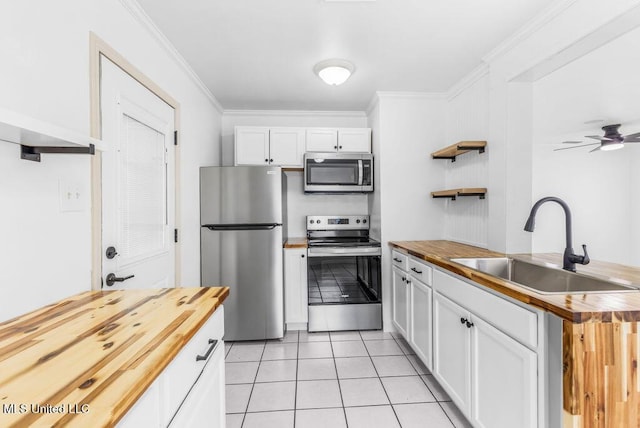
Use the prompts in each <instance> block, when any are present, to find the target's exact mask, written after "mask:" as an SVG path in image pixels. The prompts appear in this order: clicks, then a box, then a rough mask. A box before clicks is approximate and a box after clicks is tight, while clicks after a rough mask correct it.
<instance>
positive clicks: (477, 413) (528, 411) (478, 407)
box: [471, 318, 538, 428]
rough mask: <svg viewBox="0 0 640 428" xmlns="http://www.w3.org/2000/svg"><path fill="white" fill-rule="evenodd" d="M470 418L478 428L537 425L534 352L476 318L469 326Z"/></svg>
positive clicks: (535, 360)
mask: <svg viewBox="0 0 640 428" xmlns="http://www.w3.org/2000/svg"><path fill="white" fill-rule="evenodd" d="M471 355H472V359H471V361H472V364H473V366H472V368H471V373H472V381H471V388H472V392H471V395H472V397H473V404H472V406H471V409H472V419H473V421H474V422H475V423H476V425H477V426H478V427H483V428H494V427H495V428H500V427H522V428H534V427H537V426H538V393H537V392H538V387H537V383H538V377H537V375H538V367H537V363H538V361H537V355H536V353H535V352H533V351H531V350H530V349H528V348H527V347H525V346H523V345H521V344H520V343H518V342H516V341H515V340H513V339H512V338H510V337H509V336H507V335H506V334H504V333H502V332H501V331H499V330H498V329H496V328H494V327H492V326H491V325H489V324H488V323H486V322H484V321H483V320H481V319H479V318H474V319H473V327H472V328H471Z"/></svg>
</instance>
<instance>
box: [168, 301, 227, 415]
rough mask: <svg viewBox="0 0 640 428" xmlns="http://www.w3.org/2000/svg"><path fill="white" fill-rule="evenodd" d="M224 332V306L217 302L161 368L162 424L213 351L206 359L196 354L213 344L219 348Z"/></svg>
mask: <svg viewBox="0 0 640 428" xmlns="http://www.w3.org/2000/svg"><path fill="white" fill-rule="evenodd" d="M223 335H224V306H220V307H218V309H216V311H215V312H214V313H213V315H211V317H209V319H208V320H207V322H206V323H205V324H204V325H203V326H202V327H200V330H198V331H197V332H196V334H195V335H194V336H193V337H192V338H191V339H190V340H189V342H188V343H187V344H186V345H185V346H184V348H182V350H181V351H180V352H179V353H178V355H176V356H175V357H174V359H173V361H171V363H170V364H169V365H168V366H167V367H166V368H165V369H164V371H163V372H162V377H161V391H162V410H163V412H164V418H163V420H164V421H165V424H166V421H168V420H170V419H171V418H172V417H173V415H174V414H175V413H176V410H178V408H179V407H180V403H182V401H183V400H184V398H185V397H186V396H187V394H188V393H189V390H190V389H191V388H192V387H193V385H194V384H195V383H196V380H197V379H198V378H199V377H200V376H201V375H202V371H203V370H204V369H205V367H206V365H207V364H208V361H209V360H211V355H212V354H210V355H209V359H208V360H206V361H204V360H201V359H200V360H198V359H197V356H199V355H207V351H209V350H210V349H212V346H217V347H218V348H219V347H220V345H221V344H222V336H223ZM213 340H218V343H217V345H214V343H212V342H211V341H213Z"/></svg>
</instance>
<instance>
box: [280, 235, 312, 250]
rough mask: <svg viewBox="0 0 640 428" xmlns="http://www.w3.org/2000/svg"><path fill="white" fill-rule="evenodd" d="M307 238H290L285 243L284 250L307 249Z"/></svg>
mask: <svg viewBox="0 0 640 428" xmlns="http://www.w3.org/2000/svg"><path fill="white" fill-rule="evenodd" d="M307 247H308V244H307V238H306V237H305V238H289V239H287V240H286V241H285V243H284V248H307Z"/></svg>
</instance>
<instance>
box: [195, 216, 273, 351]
mask: <svg viewBox="0 0 640 428" xmlns="http://www.w3.org/2000/svg"><path fill="white" fill-rule="evenodd" d="M265 227H266V228H265V229H258V230H256V229H253V230H224V231H221V230H210V229H209V228H207V227H202V228H201V237H200V239H201V241H200V242H201V247H202V248H201V254H202V262H201V269H202V271H201V277H202V278H201V279H202V285H203V286H217V285H224V286H227V287H229V297H228V298H227V299H226V300H225V302H224V306H225V321H224V322H225V336H224V339H225V340H258V339H276V338H281V337H283V336H284V303H283V302H284V297H283V294H284V289H283V272H282V226H265Z"/></svg>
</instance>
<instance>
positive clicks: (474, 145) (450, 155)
mask: <svg viewBox="0 0 640 428" xmlns="http://www.w3.org/2000/svg"><path fill="white" fill-rule="evenodd" d="M485 147H487V142H486V141H460V142H458V143H456V144H452V145H450V146H449V147H445V148H444V149H440V150H438V151H436V152H433V153H431V157H432V158H433V159H451V162H455V161H456V156H460V155H461V154H463V153H467V152H470V151H472V150H477V151H478V153H484V150H485Z"/></svg>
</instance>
